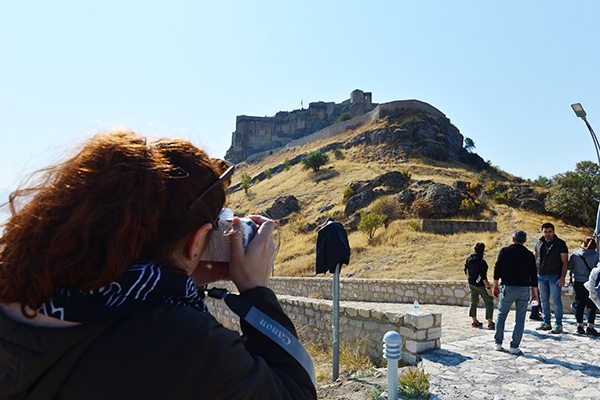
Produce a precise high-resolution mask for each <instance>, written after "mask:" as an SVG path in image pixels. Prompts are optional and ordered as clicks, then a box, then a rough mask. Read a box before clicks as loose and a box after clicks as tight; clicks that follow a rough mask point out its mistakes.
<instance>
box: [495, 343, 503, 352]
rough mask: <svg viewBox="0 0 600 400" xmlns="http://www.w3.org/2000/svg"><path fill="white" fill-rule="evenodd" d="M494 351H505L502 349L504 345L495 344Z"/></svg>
mask: <svg viewBox="0 0 600 400" xmlns="http://www.w3.org/2000/svg"><path fill="white" fill-rule="evenodd" d="M494 350H496V351H502V350H504V349H503V348H502V343H496V344H494Z"/></svg>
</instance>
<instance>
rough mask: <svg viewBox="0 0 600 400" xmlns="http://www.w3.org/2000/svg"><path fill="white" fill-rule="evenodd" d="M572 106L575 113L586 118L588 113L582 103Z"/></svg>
mask: <svg viewBox="0 0 600 400" xmlns="http://www.w3.org/2000/svg"><path fill="white" fill-rule="evenodd" d="M571 108H572V109H573V111H575V115H577V116H578V117H579V118H585V116H586V115H587V114H586V113H585V110H584V109H583V106H582V105H581V103H575V104H571Z"/></svg>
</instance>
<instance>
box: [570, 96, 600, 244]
mask: <svg viewBox="0 0 600 400" xmlns="http://www.w3.org/2000/svg"><path fill="white" fill-rule="evenodd" d="M571 108H572V109H573V111H575V115H577V116H578V117H579V118H581V119H582V120H583V122H585V125H586V126H587V128H588V130H589V131H590V135H592V140H593V141H594V147H595V148H596V156H597V157H598V165H600V144H599V143H598V138H597V137H596V133H594V129H592V125H590V123H589V122H588V120H587V118H586V115H587V114H586V112H585V110H584V109H583V106H582V105H581V103H575V104H571ZM598 236H600V204H598V214H597V216H596V230H595V231H594V238H595V239H596V243H598ZM596 250H597V251H598V252H600V246H598V247H597V248H596Z"/></svg>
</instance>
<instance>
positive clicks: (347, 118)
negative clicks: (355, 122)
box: [335, 111, 354, 124]
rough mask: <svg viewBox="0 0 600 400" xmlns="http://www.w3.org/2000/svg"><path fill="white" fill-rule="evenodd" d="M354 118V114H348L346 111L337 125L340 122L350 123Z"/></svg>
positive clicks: (337, 121) (339, 118)
mask: <svg viewBox="0 0 600 400" xmlns="http://www.w3.org/2000/svg"><path fill="white" fill-rule="evenodd" d="M352 118H354V117H353V116H352V114H350V113H349V112H347V111H346V112H345V113H343V114H342V115H340V116H339V117H338V119H337V120H336V121H335V123H336V124H337V123H339V122H344V121H348V120H349V119H352Z"/></svg>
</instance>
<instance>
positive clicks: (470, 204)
mask: <svg viewBox="0 0 600 400" xmlns="http://www.w3.org/2000/svg"><path fill="white" fill-rule="evenodd" d="M458 212H459V213H461V214H462V215H464V216H466V217H474V216H476V215H477V205H476V204H475V202H474V201H473V199H463V201H462V202H461V203H460V208H459V209H458Z"/></svg>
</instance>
